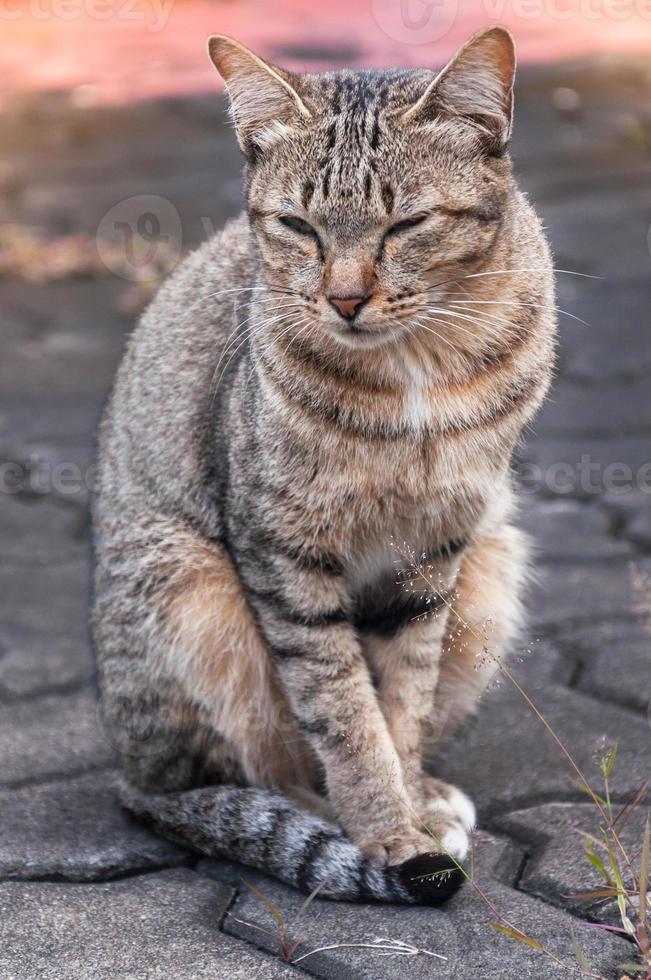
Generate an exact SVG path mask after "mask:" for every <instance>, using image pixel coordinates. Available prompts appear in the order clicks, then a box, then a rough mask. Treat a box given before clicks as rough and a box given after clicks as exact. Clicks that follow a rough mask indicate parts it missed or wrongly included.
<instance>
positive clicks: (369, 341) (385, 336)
mask: <svg viewBox="0 0 651 980" xmlns="http://www.w3.org/2000/svg"><path fill="white" fill-rule="evenodd" d="M403 332H404V331H403V330H402V329H401V328H400V327H396V326H395V325H394V324H388V325H387V326H378V327H353V326H351V327H343V328H339V329H338V330H336V331H332V334H333V336H334V338H335V340H336V341H337V342H338V343H340V344H341V345H342V346H343V347H347V348H348V349H349V350H350V349H352V350H369V349H371V348H374V347H383V346H384V345H385V344H390V343H391V342H393V341H395V340H397V339H398V337H400V336H401V334H402V333H403Z"/></svg>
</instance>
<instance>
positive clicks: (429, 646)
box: [364, 604, 474, 858]
mask: <svg viewBox="0 0 651 980" xmlns="http://www.w3.org/2000/svg"><path fill="white" fill-rule="evenodd" d="M447 622H448V609H447V607H446V606H445V605H444V604H443V605H442V608H441V609H439V610H438V611H437V613H435V614H431V615H430V614H428V615H426V616H423V617H421V618H417V619H415V620H414V619H411V620H408V621H407V622H404V623H401V624H400V625H399V626H397V627H396V629H395V630H394V631H392V632H391V633H389V634H388V635H379V634H369V635H368V636H367V637H365V638H364V653H365V656H366V658H367V660H368V662H369V665H370V667H371V670H372V672H373V675H374V677H375V679H376V685H377V690H378V698H379V701H380V704H381V706H382V710H383V712H384V715H385V717H386V720H387V725H388V728H389V732H390V733H391V737H392V740H393V743H394V745H395V746H396V750H397V752H398V755H399V758H400V761H401V763H402V768H403V773H404V780H405V789H406V793H407V797H408V799H409V801H410V807H411V810H412V814H413V816H414V818H415V820H416V822H417V823H419V825H420V826H421V827H422V828H423V829H425V827H427V829H428V832H429V833H430V834H431V836H432V839H433V841H435V842H436V843H437V844H438V845H439V846H440V849H443V850H446V851H449V852H450V853H452V854H453V856H454V857H456V858H463V857H465V854H466V852H467V849H468V844H469V839H468V833H469V831H470V830H471V829H472V827H473V826H474V807H473V805H472V803H471V802H470V800H469V799H468V798H467V797H466V796H465V794H463V793H462V792H461V790H458V789H457V788H456V787H453V786H448V785H447V784H444V783H442V782H440V781H439V780H436V779H433V778H431V777H429V776H427V775H426V774H425V773H424V772H423V769H422V750H423V740H424V738H425V737H426V734H427V730H428V726H429V720H430V718H431V716H432V712H433V710H434V700H435V691H436V687H437V684H438V679H439V662H440V658H441V648H442V641H443V636H444V633H445V630H446V625H447Z"/></svg>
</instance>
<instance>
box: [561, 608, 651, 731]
mask: <svg viewBox="0 0 651 980" xmlns="http://www.w3.org/2000/svg"><path fill="white" fill-rule="evenodd" d="M556 645H557V648H558V649H559V650H560V651H561V652H562V653H563V654H565V655H567V657H569V658H571V659H572V660H573V662H574V663H575V664H577V665H578V671H577V669H575V677H574V682H573V683H574V685H575V686H576V687H577V688H578V689H579V690H581V691H585V692H586V693H588V694H590V695H592V696H593V697H597V698H600V699H601V700H602V701H612V702H614V703H616V704H621V705H623V706H624V707H626V708H631V709H633V710H634V711H643V712H647V715H648V717H649V719H650V721H651V715H649V714H648V713H649V704H650V702H651V634H650V631H649V628H648V627H647V626H645V624H644V622H641V623H625V622H605V623H591V624H584V625H583V626H580V627H577V628H575V629H568V630H564V631H563V633H562V634H561V635H559V637H558V638H557V641H556Z"/></svg>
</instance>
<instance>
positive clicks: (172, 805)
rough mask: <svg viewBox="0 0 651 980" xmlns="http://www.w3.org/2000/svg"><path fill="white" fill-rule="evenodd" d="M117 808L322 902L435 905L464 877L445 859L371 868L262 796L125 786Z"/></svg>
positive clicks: (295, 811) (281, 803)
mask: <svg viewBox="0 0 651 980" xmlns="http://www.w3.org/2000/svg"><path fill="white" fill-rule="evenodd" d="M121 797H122V802H123V804H124V806H125V807H127V809H128V810H130V811H131V812H132V813H133V814H134V815H135V816H137V817H138V818H139V819H141V820H143V821H144V822H146V823H148V824H149V825H150V826H152V827H154V828H155V829H156V830H157V831H158V832H159V833H161V834H162V835H163V836H164V837H167V838H169V839H171V840H173V841H176V842H177V843H179V844H185V845H189V846H190V847H192V848H193V849H194V850H197V851H200V852H201V853H202V854H207V855H209V856H211V857H223V858H229V859H230V860H233V861H240V862H241V863H242V864H247V865H249V866H250V867H253V868H257V869H259V870H260V871H264V872H266V873H267V874H270V875H273V876H275V877H276V878H279V879H280V880H281V881H284V882H286V884H288V885H292V886H294V887H295V888H299V889H300V890H301V891H303V892H310V891H312V890H313V889H314V888H316V887H317V885H321V887H320V889H319V896H320V897H322V898H333V899H343V900H349V901H366V902H368V901H373V902H402V903H404V904H409V905H439V904H440V903H441V902H444V901H446V899H448V898H449V897H450V896H451V895H453V894H454V893H455V892H456V891H457V889H458V888H459V885H460V884H461V882H462V880H463V875H462V873H461V871H460V870H459V869H458V867H456V866H455V864H454V862H453V860H452V859H451V858H448V857H447V856H446V855H444V854H434V853H432V854H422V855H418V856H417V857H414V858H411V859H410V860H409V861H405V862H404V864H400V865H396V866H393V867H385V868H382V867H377V866H376V865H373V864H371V863H370V862H369V861H368V860H367V859H366V858H365V857H364V856H363V855H362V853H361V851H360V850H359V848H358V847H356V846H355V845H354V844H352V843H351V841H349V840H348V838H347V837H346V835H345V834H344V832H343V830H341V829H340V828H339V827H336V826H335V825H334V824H331V823H328V822H327V821H325V820H322V819H321V818H320V817H318V816H315V815H313V814H311V813H309V812H307V811H306V810H302V809H300V807H298V806H297V805H296V804H295V803H293V802H292V801H291V800H289V799H287V798H286V797H284V796H281V795H280V794H278V793H273V792H271V791H268V790H264V789H256V788H250V787H239V786H209V787H205V788H202V789H196V790H189V791H187V792H181V793H165V794H161V795H150V794H148V793H144V792H141V791H140V790H138V789H136V788H135V787H133V786H132V785H131V784H128V783H123V784H122V789H121Z"/></svg>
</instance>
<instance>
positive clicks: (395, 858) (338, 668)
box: [249, 560, 437, 864]
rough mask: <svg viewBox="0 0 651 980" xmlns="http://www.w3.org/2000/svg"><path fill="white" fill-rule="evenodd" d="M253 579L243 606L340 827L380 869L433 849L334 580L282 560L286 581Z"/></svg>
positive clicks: (328, 574)
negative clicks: (318, 767)
mask: <svg viewBox="0 0 651 980" xmlns="http://www.w3.org/2000/svg"><path fill="white" fill-rule="evenodd" d="M276 567H277V568H278V566H276ZM255 579H256V581H251V582H250V583H249V588H250V596H251V602H252V603H253V605H254V607H255V611H256V614H257V618H258V622H259V623H260V626H261V628H262V632H263V634H264V636H265V639H266V641H267V644H268V646H269V649H270V652H271V655H272V657H273V658H274V661H275V664H276V668H277V674H278V678H279V680H280V683H281V686H282V688H283V690H284V692H285V695H286V697H287V700H288V702H289V704H290V707H291V709H292V712H293V714H294V716H295V718H296V720H297V722H298V724H299V726H300V729H301V731H302V732H303V733H304V735H305V737H306V738H307V740H308V741H309V742H310V744H311V745H312V747H313V749H314V750H315V751H316V753H317V755H318V757H319V759H320V760H321V763H322V765H323V768H324V772H325V779H326V784H327V792H328V796H329V799H330V800H331V801H332V804H333V806H334V808H335V811H336V814H337V817H338V819H339V821H340V823H341V825H342V826H343V828H344V829H345V830H346V832H347V833H348V835H349V837H350V838H351V839H352V840H353V841H354V842H355V843H356V844H357V845H358V846H359V847H360V848H361V849H362V851H363V852H364V853H365V854H366V855H367V856H368V857H371V858H375V859H377V860H378V861H381V862H388V863H389V864H399V863H401V862H403V861H405V860H408V859H409V858H411V857H414V856H415V855H417V854H426V853H432V852H433V851H436V850H437V848H436V847H435V845H434V842H433V841H432V839H431V837H429V836H428V835H427V834H425V833H424V832H423V831H422V829H420V828H419V826H418V821H416V820H414V818H413V816H412V814H411V813H410V809H409V806H406V805H405V801H406V799H407V796H406V790H405V781H404V775H403V770H402V764H401V762H400V757H399V755H398V752H397V751H396V748H395V746H394V744H393V740H392V738H391V735H390V733H389V730H388V727H387V723H386V720H385V718H384V715H383V713H382V711H381V709H380V706H379V704H378V701H377V697H376V693H375V689H374V687H373V683H372V681H371V677H370V674H369V671H368V667H367V665H366V662H365V660H364V657H363V655H362V651H361V647H360V643H359V640H358V638H357V635H356V633H355V630H354V629H353V627H352V626H351V625H350V623H349V617H348V611H347V608H346V604H347V596H346V591H345V588H344V585H343V581H342V579H341V577H339V576H338V575H336V574H334V573H332V572H329V571H324V570H323V569H320V568H306V567H305V566H304V565H303V564H302V563H300V562H292V561H290V560H287V562H286V563H285V574H274V577H273V580H272V581H271V582H270V580H269V578H268V577H267V579H266V585H264V586H263V585H262V583H261V582H260V580H259V579H257V576H256V577H255Z"/></svg>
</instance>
